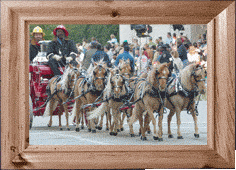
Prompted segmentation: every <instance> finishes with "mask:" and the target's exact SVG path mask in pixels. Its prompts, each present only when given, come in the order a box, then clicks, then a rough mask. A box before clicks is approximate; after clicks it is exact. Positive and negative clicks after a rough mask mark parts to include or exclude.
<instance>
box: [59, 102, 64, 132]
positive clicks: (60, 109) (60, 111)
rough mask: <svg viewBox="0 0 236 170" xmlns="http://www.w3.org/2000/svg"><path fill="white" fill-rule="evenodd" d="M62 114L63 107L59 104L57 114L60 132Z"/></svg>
mask: <svg viewBox="0 0 236 170" xmlns="http://www.w3.org/2000/svg"><path fill="white" fill-rule="evenodd" d="M62 114H63V106H62V103H60V107H59V112H58V117H59V128H60V130H62V125H61V115H62Z"/></svg>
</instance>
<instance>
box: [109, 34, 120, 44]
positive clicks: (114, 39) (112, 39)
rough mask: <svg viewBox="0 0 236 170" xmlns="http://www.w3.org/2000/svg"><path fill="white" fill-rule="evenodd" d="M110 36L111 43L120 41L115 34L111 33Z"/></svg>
mask: <svg viewBox="0 0 236 170" xmlns="http://www.w3.org/2000/svg"><path fill="white" fill-rule="evenodd" d="M110 37H111V40H110V43H114V44H116V43H118V42H117V39H116V37H115V35H114V34H111V35H110Z"/></svg>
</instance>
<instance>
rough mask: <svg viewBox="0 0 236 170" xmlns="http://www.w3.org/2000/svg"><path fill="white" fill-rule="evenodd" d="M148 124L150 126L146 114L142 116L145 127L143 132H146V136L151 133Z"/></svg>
mask: <svg viewBox="0 0 236 170" xmlns="http://www.w3.org/2000/svg"><path fill="white" fill-rule="evenodd" d="M149 124H150V117H149V115H148V113H147V114H145V116H144V127H145V132H147V133H148V134H150V133H151V130H150V126H149Z"/></svg>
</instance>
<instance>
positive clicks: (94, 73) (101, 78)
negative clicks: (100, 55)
mask: <svg viewBox="0 0 236 170" xmlns="http://www.w3.org/2000/svg"><path fill="white" fill-rule="evenodd" d="M98 67H99V70H101V69H102V68H103V67H102V65H98ZM103 69H105V68H103ZM105 70H106V69H105ZM107 72H108V71H107V70H106V72H105V73H104V77H96V72H94V71H93V75H94V79H93V81H92V82H93V86H94V87H96V86H95V84H96V80H103V85H104V87H105V86H106V84H107Z"/></svg>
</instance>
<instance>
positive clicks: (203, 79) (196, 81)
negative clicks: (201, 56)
mask: <svg viewBox="0 0 236 170" xmlns="http://www.w3.org/2000/svg"><path fill="white" fill-rule="evenodd" d="M202 69H203V68H202V67H201V66H200V67H198V68H196V69H194V70H193V71H192V73H191V76H193V78H194V80H195V83H193V84H194V85H195V86H196V88H197V89H198V84H197V83H198V82H201V81H204V82H205V81H206V79H205V78H202V79H199V80H198V79H197V78H198V76H197V75H196V71H197V70H202Z"/></svg>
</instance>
